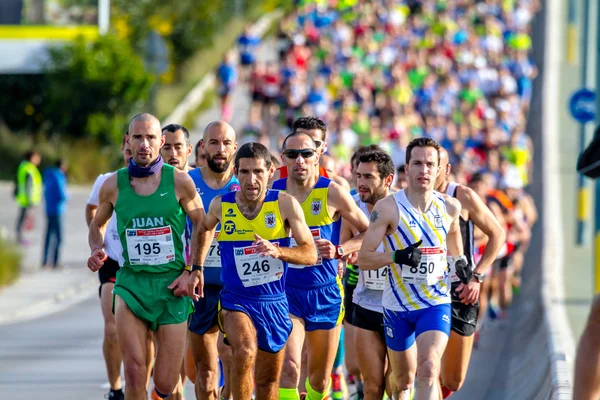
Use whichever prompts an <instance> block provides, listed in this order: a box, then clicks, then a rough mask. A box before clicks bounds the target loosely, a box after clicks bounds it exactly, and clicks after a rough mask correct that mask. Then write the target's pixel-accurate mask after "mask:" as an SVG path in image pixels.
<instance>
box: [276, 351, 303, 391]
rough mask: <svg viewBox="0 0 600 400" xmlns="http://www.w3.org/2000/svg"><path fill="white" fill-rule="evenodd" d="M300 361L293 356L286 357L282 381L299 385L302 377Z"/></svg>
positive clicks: (282, 370)
mask: <svg viewBox="0 0 600 400" xmlns="http://www.w3.org/2000/svg"><path fill="white" fill-rule="evenodd" d="M300 368H301V366H300V362H298V360H294V359H292V358H289V359H286V360H285V361H284V362H283V367H282V369H281V381H282V383H289V384H291V385H297V383H298V380H299V379H300Z"/></svg>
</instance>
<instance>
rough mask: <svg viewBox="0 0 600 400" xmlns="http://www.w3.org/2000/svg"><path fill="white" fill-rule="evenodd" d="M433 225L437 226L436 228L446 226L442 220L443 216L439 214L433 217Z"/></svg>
mask: <svg viewBox="0 0 600 400" xmlns="http://www.w3.org/2000/svg"><path fill="white" fill-rule="evenodd" d="M433 225H434V226H435V228H436V229H442V227H443V226H444V221H442V217H441V216H439V215H436V216H435V217H434V218H433Z"/></svg>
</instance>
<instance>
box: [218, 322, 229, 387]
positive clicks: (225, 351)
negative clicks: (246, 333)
mask: <svg viewBox="0 0 600 400" xmlns="http://www.w3.org/2000/svg"><path fill="white" fill-rule="evenodd" d="M217 348H218V350H219V358H220V359H221V363H222V364H223V375H224V378H225V379H224V380H225V385H224V386H223V390H221V398H223V399H230V398H231V388H232V386H233V381H232V380H231V365H232V363H233V353H232V352H231V346H227V345H226V344H225V343H223V333H222V332H219V341H218V345H217Z"/></svg>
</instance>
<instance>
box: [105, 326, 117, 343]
mask: <svg viewBox="0 0 600 400" xmlns="http://www.w3.org/2000/svg"><path fill="white" fill-rule="evenodd" d="M104 343H106V344H110V345H117V344H118V341H117V324H115V321H110V322H108V321H107V322H106V323H105V324H104Z"/></svg>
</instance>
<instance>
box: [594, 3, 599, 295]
mask: <svg viewBox="0 0 600 400" xmlns="http://www.w3.org/2000/svg"><path fill="white" fill-rule="evenodd" d="M595 9H596V37H595V39H594V40H595V43H596V46H595V47H596V121H595V122H596V126H598V125H600V97H598V96H599V95H600V6H599V5H598V4H596V7H595ZM595 185H596V199H595V203H596V206H595V207H594V208H595V213H596V215H595V223H594V253H595V254H594V293H599V292H600V181H599V180H598V179H596V182H595Z"/></svg>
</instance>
